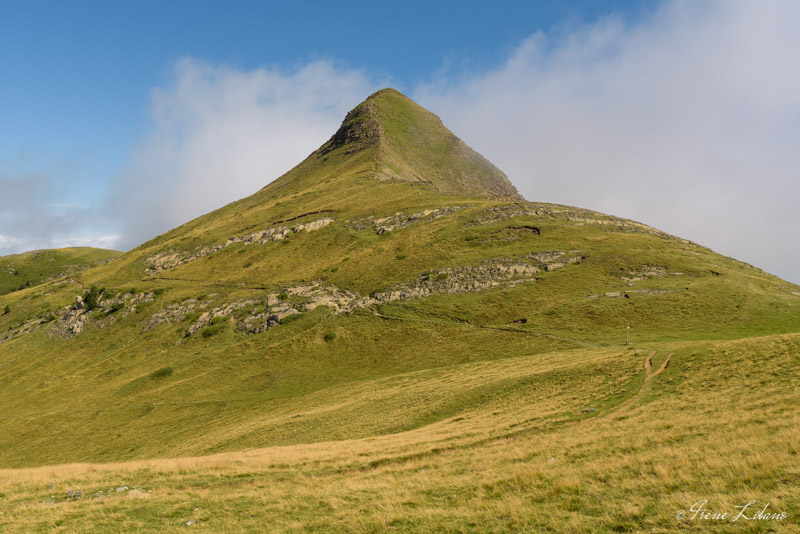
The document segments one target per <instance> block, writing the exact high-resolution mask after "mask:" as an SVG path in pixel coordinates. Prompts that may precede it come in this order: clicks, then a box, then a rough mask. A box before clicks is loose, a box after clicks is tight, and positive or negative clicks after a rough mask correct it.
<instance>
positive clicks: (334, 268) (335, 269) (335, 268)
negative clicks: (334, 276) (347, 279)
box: [331, 267, 339, 273]
mask: <svg viewBox="0 0 800 534" xmlns="http://www.w3.org/2000/svg"><path fill="white" fill-rule="evenodd" d="M338 270H339V268H338V267H331V272H332V273H335V272H336V271H338Z"/></svg>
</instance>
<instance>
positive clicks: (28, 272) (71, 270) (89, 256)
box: [0, 247, 120, 295]
mask: <svg viewBox="0 0 800 534" xmlns="http://www.w3.org/2000/svg"><path fill="white" fill-rule="evenodd" d="M119 254H120V253H119V252H117V251H115V250H106V249H101V248H92V247H72V248H57V249H47V250H33V251H30V252H24V253H22V254H12V255H9V256H0V295H5V294H6V293H10V292H12V291H18V290H20V289H25V288H27V287H31V286H35V285H39V284H41V283H42V282H45V281H48V280H52V279H55V278H61V277H63V276H67V275H70V274H75V273H78V272H80V271H83V270H86V269H88V268H90V267H94V266H96V265H98V264H100V263H102V262H104V261H107V260H110V259H112V258H115V257H117V256H119Z"/></svg>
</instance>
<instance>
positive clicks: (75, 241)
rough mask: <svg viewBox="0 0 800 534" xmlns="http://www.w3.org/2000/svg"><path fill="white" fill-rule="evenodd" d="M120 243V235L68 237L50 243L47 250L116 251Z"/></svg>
mask: <svg viewBox="0 0 800 534" xmlns="http://www.w3.org/2000/svg"><path fill="white" fill-rule="evenodd" d="M121 241H122V234H108V235H98V236H92V237H68V238H65V239H54V240H52V241H50V245H49V246H48V247H47V248H64V247H95V248H107V249H112V250H116V249H117V248H118V247H119V244H120V242H121Z"/></svg>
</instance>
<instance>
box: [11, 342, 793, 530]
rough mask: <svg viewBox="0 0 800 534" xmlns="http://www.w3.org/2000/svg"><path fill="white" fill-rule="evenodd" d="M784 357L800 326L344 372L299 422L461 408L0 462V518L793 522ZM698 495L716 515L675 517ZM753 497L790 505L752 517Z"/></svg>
mask: <svg viewBox="0 0 800 534" xmlns="http://www.w3.org/2000/svg"><path fill="white" fill-rule="evenodd" d="M798 350H800V335H798V334H791V335H783V336H767V337H762V338H750V339H746V340H735V341H725V342H677V343H656V344H652V345H650V346H648V347H647V348H646V350H644V351H640V352H639V354H638V355H634V354H633V351H627V350H624V349H620V348H605V349H586V348H584V349H574V350H565V351H557V352H552V353H538V354H532V355H529V356H522V357H512V358H505V359H503V360H499V361H492V362H475V363H464V364H459V365H453V366H448V367H441V368H436V369H429V370H425V371H418V372H411V373H400V374H398V375H396V376H395V377H392V378H390V379H375V380H365V381H361V382H356V383H353V384H351V385H348V386H347V387H343V388H337V389H334V390H330V391H325V392H323V393H321V394H320V395H317V396H309V397H308V398H307V402H306V403H304V406H303V407H302V411H301V409H300V408H298V412H297V414H295V415H296V416H301V417H299V418H301V419H302V418H315V417H319V416H320V415H321V413H325V414H326V415H325V418H324V419H325V420H326V421H328V422H329V424H330V425H331V426H334V424H335V422H336V420H337V418H338V417H339V415H340V414H341V413H342V412H343V410H344V408H346V407H347V405H348V404H352V405H355V406H357V407H359V408H360V409H364V410H365V411H366V412H367V413H368V414H369V415H370V416H371V417H373V418H378V419H381V418H382V417H383V416H381V415H380V412H381V409H382V407H385V406H392V407H393V406H396V405H397V404H403V405H406V406H407V407H408V411H409V412H412V413H422V412H424V411H425V408H421V407H420V405H423V406H424V405H429V406H431V408H433V407H436V406H443V405H446V403H447V402H453V403H457V402H461V401H462V400H463V399H464V398H465V397H467V398H469V401H470V402H469V405H468V407H467V408H465V409H463V410H454V411H452V412H448V413H447V415H446V416H445V417H444V418H443V419H441V420H439V421H436V422H432V423H431V424H428V425H427V426H423V427H419V428H415V429H413V430H407V431H400V432H398V433H397V434H392V435H384V436H380V437H376V438H370V439H360V440H345V441H339V442H325V443H320V444H312V445H299V446H294V447H271V448H266V449H257V450H251V451H247V452H234V453H225V454H219V455H213V456H205V457H200V458H177V459H164V460H144V461H134V462H128V463H122V464H110V465H108V464H107V465H98V464H88V465H87V464H78V465H62V466H52V467H42V468H33V469H21V470H0V488H2V491H3V495H2V497H0V498H1V499H2V500H0V510H2V512H3V514H2V515H0V528H2V529H3V531H4V532H31V531H34V532H51V531H59V530H63V531H68V532H96V531H97V530H100V529H102V530H103V531H107V532H131V531H137V532H139V531H141V532H179V531H185V530H186V529H187V528H190V527H191V528H193V529H200V530H201V531H205V532H299V531H302V532H320V533H322V532H324V533H327V532H419V533H428V532H575V533H578V532H598V533H612V532H655V533H671V532H715V533H716V532H731V533H733V532H779V533H784V532H785V533H790V532H797V527H798V514H800V507H799V506H798V502H800V501H799V500H798V497H800V470H798V463H797V461H796V460H797V455H798V454H800V447H798V443H800V413H798V411H797V409H796V389H797V387H798V385H800V384H798V376H800V375H798V371H800V369H799V368H798V363H799V361H798V359H797V358H796V354H797V351H798ZM648 358H649V359H650V362H651V364H652V365H651V366H650V370H649V371H648V370H647V369H646V367H647V366H646V363H645V362H646V361H647V359H648ZM667 362H669V364H668V365H667V366H666V367H665V368H663V367H664V365H665V363H667ZM662 368H663V370H662ZM453 407H455V406H453ZM321 410H322V411H324V412H321ZM393 413H394V414H397V415H399V419H398V423H399V424H403V423H405V422H406V421H407V420H408V418H409V417H410V416H409V415H406V414H403V413H399V411H395V412H393ZM268 415H269V416H270V417H280V416H281V415H282V414H281V413H275V412H273V411H270V412H269V414H268ZM196 432H197V431H196V429H195V433H196ZM157 437H158V435H154V436H153V439H156V438H157ZM702 500H706V501H707V503H708V504H707V506H706V508H707V510H709V511H712V512H716V513H720V514H721V513H728V514H729V518H728V520H725V521H721V520H703V519H700V518H695V519H691V518H690V516H691V513H689V514H688V515H687V516H686V517H684V518H683V519H678V518H677V514H678V513H679V512H680V511H681V510H683V511H684V512H686V511H688V510H689V509H690V508H691V507H692V506H694V505H695V503H697V502H699V501H702ZM752 500H756V501H757V503H758V504H757V506H751V507H750V509H749V510H747V512H746V517H747V519H743V518H740V519H739V520H738V521H737V522H731V521H730V518H731V517H733V515H736V514H737V513H738V512H739V511H740V510H739V509H737V508H735V507H736V506H742V505H745V504H747V503H748V502H750V501H752ZM766 503H769V509H768V511H769V512H771V513H772V512H774V513H777V514H780V513H782V512H783V513H786V514H787V517H786V518H784V519H782V520H753V519H751V518H752V517H753V516H754V515H755V513H756V512H757V511H761V510H762V508H763V506H764V505H765V504H766ZM731 514H732V515H731Z"/></svg>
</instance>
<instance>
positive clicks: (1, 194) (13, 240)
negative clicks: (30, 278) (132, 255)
mask: <svg viewBox="0 0 800 534" xmlns="http://www.w3.org/2000/svg"><path fill="white" fill-rule="evenodd" d="M62 170H63V169H59V168H55V169H51V170H49V171H47V172H42V173H31V172H19V171H18V170H17V169H5V168H3V169H0V256H3V255H6V254H16V253H19V252H23V251H26V250H35V249H41V248H54V247H64V246H104V247H105V248H114V247H115V246H116V245H118V244H119V239H118V238H117V239H113V236H109V235H108V234H107V232H106V231H104V229H105V228H108V226H109V225H108V223H107V220H106V219H105V218H104V216H103V215H102V213H100V209H95V208H91V207H85V206H80V205H67V204H66V203H62V202H57V201H58V200H60V199H62V198H64V197H65V196H68V195H65V189H67V187H68V185H67V184H65V180H62V179H61V178H62V173H61V172H60V171H62ZM65 207H67V208H68V209H58V208H65ZM54 208H55V209H54ZM87 236H88V237H87ZM92 236H99V237H92Z"/></svg>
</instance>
